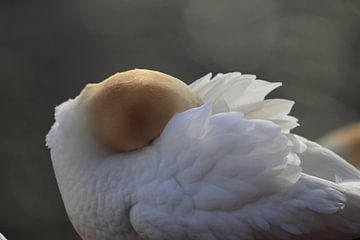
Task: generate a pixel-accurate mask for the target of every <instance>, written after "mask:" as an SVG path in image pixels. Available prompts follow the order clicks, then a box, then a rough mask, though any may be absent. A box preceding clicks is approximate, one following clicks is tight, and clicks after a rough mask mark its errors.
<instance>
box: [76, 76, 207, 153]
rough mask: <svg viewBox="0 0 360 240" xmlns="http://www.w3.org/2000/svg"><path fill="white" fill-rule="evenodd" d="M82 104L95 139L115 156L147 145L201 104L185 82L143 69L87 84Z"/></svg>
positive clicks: (82, 94)
mask: <svg viewBox="0 0 360 240" xmlns="http://www.w3.org/2000/svg"><path fill="white" fill-rule="evenodd" d="M79 101H81V103H83V104H85V106H86V111H87V114H88V116H89V119H90V124H91V129H93V133H94V135H95V137H96V138H97V139H98V140H99V141H100V142H101V143H102V144H103V145H104V146H105V147H107V148H108V149H110V150H112V151H116V152H123V151H130V150H135V149H138V148H141V147H143V146H145V145H148V144H149V143H150V142H151V141H152V140H154V139H155V138H156V137H158V136H159V135H160V133H161V132H162V130H163V129H164V127H165V125H166V124H167V122H168V121H169V120H170V118H171V117H172V116H173V115H174V114H175V113H177V112H182V111H185V110H187V109H190V108H193V107H198V106H200V105H201V104H202V102H201V100H200V99H199V98H198V97H197V96H196V95H195V94H194V93H193V92H192V90H191V88H190V87H188V86H187V85H186V84H185V83H183V82H182V81H180V80H178V79H176V78H174V77H171V76H169V75H166V74H164V73H161V72H157V71H150V70H143V69H135V70H130V71H126V72H122V73H116V74H114V75H113V76H111V77H109V78H108V79H106V80H104V81H103V82H101V83H98V84H88V85H87V86H86V87H85V88H84V90H83V92H82V93H81V96H80V99H79Z"/></svg>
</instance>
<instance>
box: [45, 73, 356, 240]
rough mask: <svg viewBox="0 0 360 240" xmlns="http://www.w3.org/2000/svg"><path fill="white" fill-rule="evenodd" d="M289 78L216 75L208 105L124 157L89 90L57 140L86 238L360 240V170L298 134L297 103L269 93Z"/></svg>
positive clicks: (58, 126) (65, 107)
mask: <svg viewBox="0 0 360 240" xmlns="http://www.w3.org/2000/svg"><path fill="white" fill-rule="evenodd" d="M134 71H135V72H133V73H134V74H138V73H139V72H136V71H140V72H141V71H145V70H134ZM141 73H142V74H143V72H141ZM279 85H280V84H277V83H269V82H266V81H261V80H255V76H252V75H241V74H240V73H230V74H225V75H222V74H220V75H217V76H215V77H214V78H213V79H211V76H210V75H207V76H205V77H203V78H202V79H199V80H198V81H196V82H195V83H193V84H192V85H191V86H190V88H191V90H192V91H193V92H194V94H195V95H196V96H197V97H198V98H199V99H201V101H203V102H204V103H205V104H204V105H201V104H199V105H201V106H200V107H194V106H192V104H190V105H188V107H187V109H189V110H187V111H185V112H179V113H177V114H175V115H174V116H173V117H171V119H170V121H169V122H168V123H166V125H165V128H164V129H163V130H162V128H161V130H162V131H161V134H160V136H159V137H157V136H155V140H154V141H153V142H151V143H150V144H149V145H146V146H143V147H141V148H138V147H136V150H134V151H129V152H117V153H114V152H113V151H112V150H113V149H111V148H110V149H109V148H106V147H104V141H99V140H98V138H97V136H98V135H96V134H94V132H92V131H91V129H92V128H93V127H94V125H93V123H91V121H90V120H89V119H90V118H89V113H88V112H87V110H86V109H87V107H83V105H82V103H81V99H82V95H83V94H84V92H83V93H82V94H80V96H79V97H77V98H75V99H73V100H69V101H67V102H65V103H63V104H62V105H60V106H59V107H58V108H57V110H56V122H55V124H54V125H53V127H52V129H51V130H50V132H49V134H48V137H47V144H48V146H49V147H50V148H51V157H52V160H53V165H54V169H55V173H56V177H57V181H58V184H59V188H60V191H61V194H62V197H63V200H64V204H65V207H66V210H67V213H68V215H69V217H70V220H71V222H72V223H73V225H74V227H75V229H76V230H77V232H78V233H79V234H80V236H81V237H82V238H83V239H86V240H99V239H105V240H111V239H129V240H132V239H156V240H160V239H206V240H209V239H210V240H211V239H243V240H248V239H249V240H250V239H251V240H255V239H315V238H316V239H331V238H330V237H329V236H331V237H332V239H351V238H354V237H357V236H359V235H360V172H359V171H358V170H357V169H356V168H355V167H353V166H352V165H350V164H348V163H347V162H346V161H344V160H343V159H342V158H340V157H339V156H337V155H335V154H334V153H332V152H331V151H329V150H327V149H325V148H322V147H321V146H320V145H317V144H316V143H313V142H311V141H308V140H306V139H304V138H302V137H299V136H296V135H294V134H291V133H289V131H290V130H291V129H292V128H294V127H295V126H296V125H297V120H296V119H295V118H293V117H291V116H288V113H289V112H290V110H291V107H292V105H293V102H291V101H288V100H281V99H270V100H264V97H265V96H266V94H268V93H269V92H270V91H272V90H273V89H274V88H276V87H278V86H279ZM186 91H187V90H185V92H186ZM190 96H191V94H190ZM194 99H197V98H196V97H195V98H194ZM195 102H196V103H199V102H198V101H197V100H196V101H195ZM165 104H166V103H165ZM195 105H196V104H195ZM183 110H184V109H182V110H181V111H183ZM175 112H177V111H175Z"/></svg>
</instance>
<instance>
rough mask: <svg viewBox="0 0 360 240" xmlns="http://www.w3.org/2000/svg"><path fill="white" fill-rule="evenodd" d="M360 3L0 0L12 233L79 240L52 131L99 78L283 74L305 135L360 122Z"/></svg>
mask: <svg viewBox="0 0 360 240" xmlns="http://www.w3.org/2000/svg"><path fill="white" fill-rule="evenodd" d="M359 40H360V1H357V0H354V1H350V0H338V1H336V0H318V1H311V0H306V1H305V0H302V1H289V0H283V1H280V0H276V1H275V0H246V1H216V0H196V1H188V0H183V1H166V0H152V1H145V0H143V1H137V0H128V1H120V0H104V1H100V0H88V1H85V0H83V1H81V0H73V1H15V0H9V1H4V0H2V1H1V2H0V84H1V87H0V104H1V106H0V109H1V113H0V116H1V118H0V119H1V120H0V121H1V122H0V153H1V159H0V170H1V174H0V194H1V195H0V231H1V232H3V233H4V234H5V235H6V236H7V237H8V238H9V239H54V240H57V239H59V240H60V239H79V238H78V236H77V235H76V233H75V232H74V230H73V228H72V227H71V225H70V223H69V221H68V219H67V217H66V213H65V210H64V207H63V204H62V201H61V197H60V195H59V192H58V188H57V185H56V181H55V177H54V173H53V170H52V166H51V162H50V158H49V151H48V150H47V149H46V148H45V146H44V137H45V135H46V133H47V131H48V130H49V128H50V126H51V124H52V122H53V108H54V106H55V105H57V104H59V103H61V102H62V101H64V100H66V99H68V98H70V97H74V96H76V95H77V94H78V93H79V91H80V90H81V89H82V87H83V86H84V85H85V84H86V83H88V82H98V81H101V80H102V79H104V78H105V77H107V76H109V75H111V74H112V73H114V72H117V71H123V70H127V69H132V68H135V67H138V68H149V69H155V70H160V71H163V72H166V73H169V74H171V75H174V76H176V77H178V78H180V79H182V80H184V81H186V82H188V83H190V82H192V81H193V80H195V79H197V78H199V77H201V76H202V75H204V74H206V73H208V72H213V73H217V72H229V71H241V72H243V73H253V74H257V76H258V77H259V78H262V79H266V80H269V81H282V82H283V87H282V88H280V89H278V90H276V91H275V92H274V93H273V94H272V96H273V97H282V98H289V99H293V100H295V101H296V105H295V107H294V110H293V115H294V116H296V117H298V118H299V119H300V123H301V127H298V128H297V129H296V130H295V132H296V133H300V134H302V135H304V136H306V137H308V138H310V139H316V138H317V137H319V136H321V135H322V134H324V133H326V132H327V131H329V130H331V129H334V128H336V127H339V126H342V125H344V124H347V123H351V122H354V121H357V120H359V117H360V110H359V107H360V101H359V100H360V94H359V87H360V74H359V70H358V67H359V63H360V44H359Z"/></svg>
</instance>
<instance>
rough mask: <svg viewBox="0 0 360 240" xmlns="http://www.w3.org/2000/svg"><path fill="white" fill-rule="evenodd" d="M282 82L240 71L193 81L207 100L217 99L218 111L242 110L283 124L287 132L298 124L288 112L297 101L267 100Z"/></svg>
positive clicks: (194, 87)
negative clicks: (269, 80)
mask: <svg viewBox="0 0 360 240" xmlns="http://www.w3.org/2000/svg"><path fill="white" fill-rule="evenodd" d="M279 86H281V83H270V82H267V81H264V80H258V79H256V76H255V75H242V74H241V73H239V72H234V73H227V74H217V75H216V76H215V77H214V78H212V79H211V74H207V75H205V76H204V77H202V78H200V79H199V80H197V81H195V82H194V83H192V84H191V85H190V87H191V88H192V89H193V90H194V92H195V93H196V94H197V95H198V96H199V97H200V98H201V99H202V100H203V101H204V102H209V101H212V102H213V103H214V110H215V112H225V111H239V112H243V113H244V114H245V118H248V119H266V120H269V121H272V122H274V123H276V124H277V125H279V126H280V127H281V128H282V130H283V131H284V132H288V131H289V130H291V129H293V128H295V127H296V126H298V123H297V119H296V118H294V117H291V116H288V114H289V113H290V111H291V108H292V106H293V104H294V102H293V101H289V100H285V99H269V100H264V98H265V96H266V95H267V94H268V93H270V92H271V91H273V90H274V89H276V88H278V87H279Z"/></svg>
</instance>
